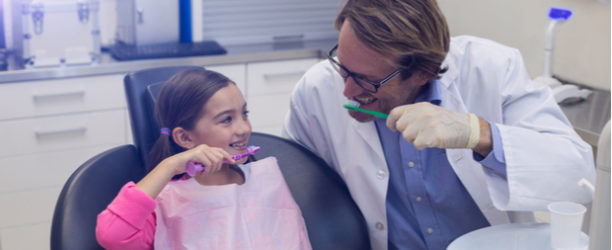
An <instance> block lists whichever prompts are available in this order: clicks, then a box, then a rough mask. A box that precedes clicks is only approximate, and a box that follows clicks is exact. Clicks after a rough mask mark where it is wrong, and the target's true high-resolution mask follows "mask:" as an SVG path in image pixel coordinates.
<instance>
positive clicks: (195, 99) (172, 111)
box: [147, 68, 235, 172]
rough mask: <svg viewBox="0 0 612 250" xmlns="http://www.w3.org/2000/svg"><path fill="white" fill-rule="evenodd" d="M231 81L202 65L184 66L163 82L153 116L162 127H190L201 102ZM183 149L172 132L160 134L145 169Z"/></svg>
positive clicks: (201, 111)
mask: <svg viewBox="0 0 612 250" xmlns="http://www.w3.org/2000/svg"><path fill="white" fill-rule="evenodd" d="M229 84H235V83H234V82H232V81H231V80H230V79H228V78H227V77H226V76H224V75H222V74H220V73H217V72H214V71H210V70H205V69H203V68H202V69H188V70H184V71H181V72H179V73H177V74H175V75H174V76H172V77H171V78H170V79H169V80H168V81H166V82H165V83H164V86H163V87H162V89H161V91H160V92H159V97H158V98H157V101H156V103H155V116H156V118H157V121H158V122H159V125H160V126H161V127H162V128H168V129H170V131H172V130H173V129H174V128H176V127H182V128H183V129H185V130H192V129H193V128H194V127H195V124H196V122H197V121H198V119H199V118H200V117H202V116H203V115H204V105H205V104H206V102H208V100H209V99H210V98H211V97H212V96H213V95H214V94H215V93H217V91H219V90H220V89H222V88H225V87H227V86H228V85H229ZM183 151H185V149H183V148H182V147H180V146H179V145H177V144H176V143H175V142H174V140H173V139H172V136H166V135H161V136H160V137H159V138H158V139H157V141H156V142H155V145H154V146H153V148H152V149H151V151H150V152H149V164H148V165H147V172H149V171H151V170H152V169H153V168H155V166H157V164H159V163H160V162H161V161H162V160H164V159H165V158H167V157H169V156H172V155H174V154H177V153H180V152H183Z"/></svg>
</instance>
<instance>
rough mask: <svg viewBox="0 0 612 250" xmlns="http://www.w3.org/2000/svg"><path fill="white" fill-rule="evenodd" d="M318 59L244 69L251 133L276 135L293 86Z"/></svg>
mask: <svg viewBox="0 0 612 250" xmlns="http://www.w3.org/2000/svg"><path fill="white" fill-rule="evenodd" d="M317 62H318V59H315V58H311V59H301V60H288V61H275V62H262V63H251V64H248V65H247V83H248V84H247V100H248V103H249V104H248V106H249V109H250V111H251V115H250V116H249V118H250V120H251V124H252V125H253V131H257V132H264V133H269V134H274V135H280V133H281V128H282V125H283V120H284V117H285V114H286V113H287V111H288V110H289V99H290V96H291V91H293V87H294V86H295V84H296V83H297V82H298V81H299V80H300V78H302V75H304V73H305V72H306V70H308V68H310V67H311V66H312V65H314V64H315V63H317Z"/></svg>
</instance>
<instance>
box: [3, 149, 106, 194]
mask: <svg viewBox="0 0 612 250" xmlns="http://www.w3.org/2000/svg"><path fill="white" fill-rule="evenodd" d="M117 145H118V144H113V145H110V144H109V145H103V146H94V147H87V148H79V149H75V150H67V151H60V152H48V153H38V154H32V155H20V156H14V157H6V158H1V159H0V193H6V192H17V191H24V190H33V189H38V188H48V187H62V186H63V185H64V183H66V180H68V177H70V175H71V174H72V172H74V170H76V169H77V168H78V167H79V166H80V165H81V164H83V163H85V161H87V160H88V159H89V158H91V157H93V156H95V155H97V154H99V153H102V152H104V151H105V150H106V149H109V148H111V147H114V146H117Z"/></svg>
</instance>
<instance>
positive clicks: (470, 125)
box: [387, 102, 480, 150]
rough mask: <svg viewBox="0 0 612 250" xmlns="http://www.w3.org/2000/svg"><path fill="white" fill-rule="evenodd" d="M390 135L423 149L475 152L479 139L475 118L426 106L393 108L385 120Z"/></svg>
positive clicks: (476, 118) (422, 103) (422, 104)
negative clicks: (456, 149)
mask: <svg viewBox="0 0 612 250" xmlns="http://www.w3.org/2000/svg"><path fill="white" fill-rule="evenodd" d="M387 127H389V129H391V131H396V130H397V131H400V132H401V133H402V136H403V137H404V139H405V140H406V141H408V142H412V144H414V146H415V147H416V148H417V149H419V150H421V149H424V148H433V147H435V148H470V149H471V148H474V147H475V146H476V145H477V144H478V140H479V138H480V125H479V122H478V117H476V116H475V115H474V114H470V113H468V114H460V113H457V112H454V111H450V110H447V109H444V108H442V107H439V106H436V105H433V104H431V103H428V102H420V103H415V104H408V105H403V106H398V107H395V108H394V109H392V110H391V113H389V117H388V118H387Z"/></svg>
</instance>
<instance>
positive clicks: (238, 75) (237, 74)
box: [204, 63, 246, 98]
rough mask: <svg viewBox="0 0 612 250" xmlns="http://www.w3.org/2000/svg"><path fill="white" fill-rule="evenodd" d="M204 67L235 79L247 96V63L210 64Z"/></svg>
mask: <svg viewBox="0 0 612 250" xmlns="http://www.w3.org/2000/svg"><path fill="white" fill-rule="evenodd" d="M204 68H206V69H209V70H212V71H216V72H219V73H221V74H223V75H225V76H227V77H228V78H229V79H230V80H232V81H234V82H235V83H236V85H237V86H238V88H239V89H240V91H242V94H243V95H244V98H246V76H245V73H246V65H245V64H242V63H241V64H226V65H210V66H204Z"/></svg>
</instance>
